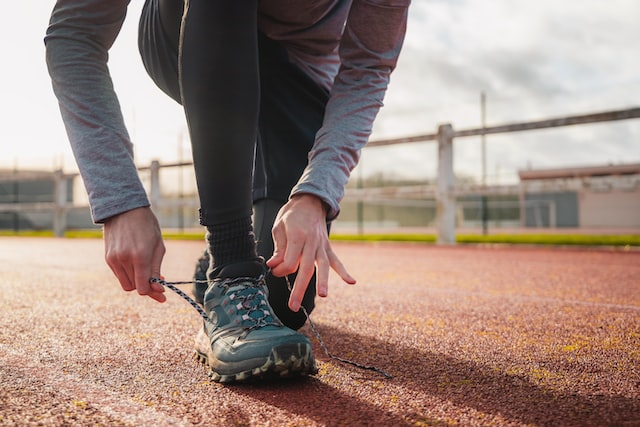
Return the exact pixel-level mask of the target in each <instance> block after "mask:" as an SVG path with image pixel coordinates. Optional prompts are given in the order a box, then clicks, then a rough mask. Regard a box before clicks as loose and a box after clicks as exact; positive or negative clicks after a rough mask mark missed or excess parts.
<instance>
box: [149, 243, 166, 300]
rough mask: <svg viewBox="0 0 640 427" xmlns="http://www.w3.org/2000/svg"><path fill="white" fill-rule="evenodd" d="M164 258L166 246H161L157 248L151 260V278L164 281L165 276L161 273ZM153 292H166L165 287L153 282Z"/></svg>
mask: <svg viewBox="0 0 640 427" xmlns="http://www.w3.org/2000/svg"><path fill="white" fill-rule="evenodd" d="M163 257H164V246H163V245H160V246H158V247H156V249H155V250H154V252H153V257H152V259H151V278H156V277H157V278H159V279H161V280H164V276H163V275H162V274H161V273H160V267H161V265H162V258H163ZM151 290H152V291H154V292H164V286H162V285H161V284H160V283H158V282H151Z"/></svg>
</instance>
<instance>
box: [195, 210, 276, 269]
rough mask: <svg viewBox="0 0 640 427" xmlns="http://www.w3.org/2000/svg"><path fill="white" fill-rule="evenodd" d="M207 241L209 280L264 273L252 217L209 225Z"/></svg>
mask: <svg viewBox="0 0 640 427" xmlns="http://www.w3.org/2000/svg"><path fill="white" fill-rule="evenodd" d="M206 239H207V246H208V250H209V254H210V265H209V272H208V274H207V275H208V277H209V278H216V277H239V276H247V277H252V276H256V275H259V274H260V273H261V272H263V262H262V261H261V260H260V259H259V258H258V254H257V252H256V238H255V235H254V233H253V226H252V223H251V217H246V218H241V219H239V220H235V221H232V222H227V223H224V224H217V225H208V226H207V237H206Z"/></svg>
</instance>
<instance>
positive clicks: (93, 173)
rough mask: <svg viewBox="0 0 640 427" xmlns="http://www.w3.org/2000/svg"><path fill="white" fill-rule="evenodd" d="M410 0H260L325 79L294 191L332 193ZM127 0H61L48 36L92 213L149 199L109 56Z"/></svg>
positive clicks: (268, 17) (280, 33)
mask: <svg viewBox="0 0 640 427" xmlns="http://www.w3.org/2000/svg"><path fill="white" fill-rule="evenodd" d="M409 2H410V0H317V1H309V2H307V1H299V0H295V1H294V0H268V1H267V0H265V1H262V2H261V3H260V12H259V23H258V25H259V27H260V30H261V31H262V32H264V33H265V34H266V35H267V36H268V37H270V38H273V39H275V40H279V41H281V42H282V43H283V44H284V45H285V46H286V48H287V50H288V52H289V56H290V58H291V60H292V61H293V62H294V63H295V64H296V65H297V66H299V67H300V68H301V69H302V70H304V71H305V72H307V73H308V74H309V75H310V76H311V77H312V78H313V79H314V80H316V81H317V82H318V83H319V84H321V85H323V86H324V87H326V88H327V89H330V91H331V95H330V98H329V102H328V104H327V109H326V112H325V118H324V122H323V125H322V127H321V129H320V130H319V132H318V133H317V135H316V141H315V143H314V146H313V148H312V150H311V152H310V153H309V163H308V166H307V168H306V169H305V171H304V173H303V174H302V176H301V177H300V180H299V181H298V184H297V185H296V186H295V187H294V188H293V190H292V192H291V194H292V195H294V194H298V193H310V194H314V195H316V196H318V197H320V198H321V199H322V200H323V201H324V202H325V203H326V204H327V205H328V206H329V213H328V216H329V219H333V218H335V217H336V216H337V215H338V212H339V209H340V208H339V203H340V201H341V199H342V197H343V195H344V187H345V185H346V183H347V180H348V179H349V175H350V173H351V171H352V169H353V168H354V167H355V165H356V164H357V162H358V159H359V156H360V151H361V149H362V148H363V147H364V146H365V144H366V143H367V140H368V138H369V135H370V134H371V130H372V126H373V121H374V119H375V117H376V115H377V113H378V110H379V109H380V107H381V106H382V100H383V98H384V93H385V92H386V89H387V85H388V82H389V76H390V74H391V71H392V70H393V68H394V67H395V65H396V62H397V59H398V55H399V53H400V49H401V46H402V42H403V39H404V34H405V30H406V21H407V9H408V6H409ZM128 4H129V0H58V1H57V3H56V5H55V7H54V10H53V13H52V15H51V20H50V25H49V28H48V29H47V34H46V37H45V44H46V55H47V56H46V58H47V65H48V68H49V74H50V76H51V79H52V85H53V89H54V92H55V94H56V96H57V98H58V101H59V104H60V110H61V113H62V117H63V120H64V123H65V126H66V129H67V134H68V136H69V140H70V142H71V147H72V149H73V153H74V156H75V158H76V161H77V163H78V167H79V170H80V174H81V176H82V178H83V181H84V183H85V186H86V188H87V192H88V194H89V201H90V204H91V208H92V215H93V219H94V221H95V222H98V223H100V222H103V221H104V220H106V219H107V218H109V217H111V216H114V215H117V214H119V213H122V212H125V211H128V210H131V209H134V208H137V207H142V206H149V201H148V198H147V195H146V193H145V190H144V188H143V186H142V184H141V182H140V179H139V177H138V174H137V171H136V167H135V165H134V162H133V150H132V143H131V140H130V138H129V135H128V133H127V129H126V127H125V124H124V120H123V117H122V113H121V110H120V105H119V103H118V98H117V96H116V94H115V91H114V89H113V83H112V81H111V77H110V74H109V69H108V66H107V61H108V51H109V49H110V48H111V46H112V44H113V42H114V41H115V39H116V37H117V36H118V33H119V32H120V29H121V27H122V24H123V22H124V19H125V16H126V12H127V6H128Z"/></svg>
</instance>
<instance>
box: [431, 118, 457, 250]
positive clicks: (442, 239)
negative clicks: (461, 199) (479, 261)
mask: <svg viewBox="0 0 640 427" xmlns="http://www.w3.org/2000/svg"><path fill="white" fill-rule="evenodd" d="M453 185H454V175H453V127H452V126H451V125H450V124H444V125H440V126H439V127H438V188H437V192H436V204H437V208H436V223H437V239H438V240H437V243H438V244H445V245H447V244H455V243H456V230H455V226H456V201H455V195H454V194H453Z"/></svg>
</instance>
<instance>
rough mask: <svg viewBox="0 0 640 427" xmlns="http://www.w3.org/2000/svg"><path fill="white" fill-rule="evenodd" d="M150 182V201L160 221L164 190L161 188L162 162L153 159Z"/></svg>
mask: <svg viewBox="0 0 640 427" xmlns="http://www.w3.org/2000/svg"><path fill="white" fill-rule="evenodd" d="M149 173H150V183H149V202H150V203H151V208H153V210H154V212H155V214H156V216H158V221H160V197H161V194H162V190H161V189H160V162H159V161H158V160H153V161H152V162H151V167H150V168H149Z"/></svg>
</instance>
